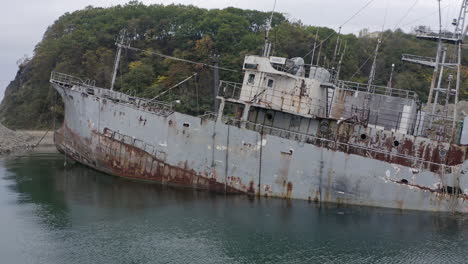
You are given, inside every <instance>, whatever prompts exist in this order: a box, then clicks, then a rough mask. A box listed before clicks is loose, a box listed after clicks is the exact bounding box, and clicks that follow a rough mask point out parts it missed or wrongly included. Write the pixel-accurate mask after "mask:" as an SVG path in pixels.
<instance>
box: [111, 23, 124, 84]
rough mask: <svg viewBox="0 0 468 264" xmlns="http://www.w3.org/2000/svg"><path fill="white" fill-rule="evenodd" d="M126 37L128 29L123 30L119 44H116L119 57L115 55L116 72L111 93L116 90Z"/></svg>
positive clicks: (113, 73)
mask: <svg viewBox="0 0 468 264" xmlns="http://www.w3.org/2000/svg"><path fill="white" fill-rule="evenodd" d="M126 35H127V30H126V29H124V30H122V32H121V33H120V36H119V38H118V40H117V42H116V43H115V45H117V55H115V61H114V71H113V72H112V81H111V86H110V89H111V91H113V90H114V84H115V78H116V77H117V70H118V69H119V65H120V56H121V55H122V48H123V47H124V41H125V37H126Z"/></svg>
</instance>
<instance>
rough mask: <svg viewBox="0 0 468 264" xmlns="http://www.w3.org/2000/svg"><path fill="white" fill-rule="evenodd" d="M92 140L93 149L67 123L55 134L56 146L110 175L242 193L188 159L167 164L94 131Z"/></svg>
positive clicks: (79, 160)
mask: <svg viewBox="0 0 468 264" xmlns="http://www.w3.org/2000/svg"><path fill="white" fill-rule="evenodd" d="M65 138H66V140H65ZM93 140H94V142H99V145H98V146H97V147H96V151H92V149H91V147H90V146H91V144H84V142H82V140H81V139H80V138H79V136H78V135H76V134H75V133H73V132H72V131H71V130H70V129H68V128H66V127H63V128H62V129H60V130H59V131H58V132H57V133H56V136H55V141H56V146H57V148H58V149H59V151H60V152H62V153H64V154H65V155H68V156H70V157H71V158H73V159H74V160H76V161H78V162H80V163H83V164H85V165H87V166H89V167H92V168H94V169H96V170H99V171H102V172H105V173H108V174H111V175H115V176H119V177H123V178H129V179H137V180H144V181H150V182H155V183H160V184H163V185H169V186H177V187H186V188H195V189H200V190H209V191H212V192H216V193H230V194H241V193H245V192H244V191H242V190H238V189H236V188H233V187H231V186H228V185H226V184H224V183H220V182H218V181H217V180H216V177H210V176H209V173H208V172H207V173H206V175H199V174H197V173H196V172H195V171H194V170H193V169H190V168H189V166H188V162H185V163H183V164H177V166H174V165H170V164H168V163H167V162H166V161H165V160H161V159H158V158H157V157H155V156H154V155H152V154H150V153H148V152H146V151H143V150H141V149H139V148H137V147H135V146H132V145H130V144H127V143H124V142H120V141H118V140H115V139H113V138H109V137H108V136H106V135H104V134H98V133H96V132H94V134H93ZM82 153H88V155H91V153H93V154H94V155H93V156H94V159H93V158H90V157H91V156H88V157H86V156H85V155H83V154H82ZM94 160H95V161H94ZM215 174H216V173H213V175H215Z"/></svg>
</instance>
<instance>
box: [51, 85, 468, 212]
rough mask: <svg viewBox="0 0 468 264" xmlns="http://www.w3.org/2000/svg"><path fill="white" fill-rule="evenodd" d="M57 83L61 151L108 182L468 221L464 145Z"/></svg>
mask: <svg viewBox="0 0 468 264" xmlns="http://www.w3.org/2000/svg"><path fill="white" fill-rule="evenodd" d="M51 83H52V86H53V87H54V88H55V89H56V90H57V91H58V92H59V93H60V95H61V96H62V98H63V101H64V104H65V118H64V124H63V127H62V128H61V129H60V130H59V131H57V132H56V135H55V143H56V146H57V148H58V149H59V150H60V151H61V152H63V153H65V154H66V155H67V156H69V157H71V158H72V159H74V160H76V161H77V162H79V163H82V164H84V165H87V166H89V167H92V168H94V169H96V170H99V171H102V172H104V173H107V174H111V175H115V176H120V177H125V178H131V179H139V180H144V181H151V182H157V183H161V184H164V185H173V186H180V187H188V188H195V189H206V190H210V191H215V192H222V193H237V194H249V195H257V196H261V197H279V198H286V199H302V200H309V201H311V202H331V203H340V204H347V205H362V206H376V207H386V208H397V209H411V210H425V211H436V212H458V213H468V196H467V195H466V193H468V190H466V189H465V188H468V175H467V174H465V171H468V170H467V169H468V162H467V161H466V158H467V157H466V156H467V155H466V152H467V150H466V147H464V146H459V145H451V144H448V143H441V142H436V141H433V140H430V139H427V138H420V137H415V136H410V135H404V134H398V133H395V132H390V131H383V130H377V129H373V128H370V127H363V126H360V125H356V124H347V123H340V122H337V121H336V120H324V119H321V120H318V119H317V120H314V119H311V120H309V123H308V126H307V128H306V129H304V130H303V131H298V132H291V131H284V130H281V129H277V128H273V127H270V126H268V125H265V124H263V125H260V124H253V123H246V124H237V123H235V122H229V121H226V120H225V119H223V118H221V117H220V116H209V115H208V116H202V117H194V116H190V115H186V114H181V113H178V112H174V111H172V110H170V109H165V108H164V107H163V106H148V105H147V104H145V103H142V102H139V101H138V99H135V98H132V97H130V96H127V95H125V94H122V93H118V92H114V91H110V90H108V89H103V88H97V87H94V86H89V85H85V84H79V83H72V82H66V81H61V80H57V79H52V80H51ZM323 122H327V124H328V126H329V127H328V128H327V133H324V132H323V129H321V127H322V126H321V125H322V124H323ZM363 135H365V136H363ZM396 142H397V143H399V144H396Z"/></svg>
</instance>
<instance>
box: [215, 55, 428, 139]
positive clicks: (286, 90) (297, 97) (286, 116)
mask: <svg viewBox="0 0 468 264" xmlns="http://www.w3.org/2000/svg"><path fill="white" fill-rule="evenodd" d="M243 69H244V71H245V75H244V79H243V82H242V83H233V82H225V81H221V83H220V87H219V96H218V99H221V100H222V102H223V104H222V107H223V108H224V107H225V105H224V102H228V103H231V104H234V105H237V108H236V109H235V110H230V111H227V112H226V111H225V112H226V114H232V113H237V117H236V118H237V119H240V120H242V121H248V122H253V123H259V122H260V123H262V124H265V123H266V124H270V125H272V126H278V127H281V128H282V129H290V124H292V123H294V122H296V121H294V120H299V121H297V122H296V123H298V124H302V123H306V124H307V123H310V120H312V119H314V120H316V119H333V120H343V121H347V122H355V123H359V124H362V125H364V126H371V127H374V128H376V129H382V130H389V131H394V132H399V133H403V134H412V133H414V131H415V130H416V129H417V128H416V124H417V121H418V120H417V119H418V116H417V112H418V106H419V103H418V98H417V95H416V94H415V93H414V92H411V91H407V90H401V89H395V88H391V87H384V86H377V85H368V84H361V83H355V82H346V81H335V80H334V75H333V72H332V71H329V70H327V69H324V68H320V67H310V69H306V68H305V65H304V62H303V60H302V58H293V59H286V58H280V57H260V56H246V58H245V61H244V66H243ZM307 70H308V71H307ZM222 111H224V110H222ZM222 115H223V114H222V113H220V116H222ZM265 117H268V118H265ZM259 118H260V119H259ZM299 126H303V125H299ZM304 126H305V125H304ZM307 126H308V125H307Z"/></svg>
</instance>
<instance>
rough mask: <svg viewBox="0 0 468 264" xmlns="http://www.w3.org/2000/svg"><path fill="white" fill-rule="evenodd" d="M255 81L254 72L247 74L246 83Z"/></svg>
mask: <svg viewBox="0 0 468 264" xmlns="http://www.w3.org/2000/svg"><path fill="white" fill-rule="evenodd" d="M254 82H255V74H249V80H248V81H247V83H250V84H253V83H254Z"/></svg>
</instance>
